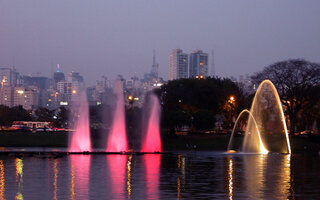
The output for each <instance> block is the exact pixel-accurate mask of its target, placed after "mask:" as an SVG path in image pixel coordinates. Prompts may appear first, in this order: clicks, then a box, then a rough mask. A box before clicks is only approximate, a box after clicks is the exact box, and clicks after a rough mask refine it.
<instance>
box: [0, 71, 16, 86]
mask: <svg viewBox="0 0 320 200" xmlns="http://www.w3.org/2000/svg"><path fill="white" fill-rule="evenodd" d="M18 78H19V73H18V72H17V71H16V69H15V68H14V67H12V68H0V81H1V86H16V85H17V81H18Z"/></svg>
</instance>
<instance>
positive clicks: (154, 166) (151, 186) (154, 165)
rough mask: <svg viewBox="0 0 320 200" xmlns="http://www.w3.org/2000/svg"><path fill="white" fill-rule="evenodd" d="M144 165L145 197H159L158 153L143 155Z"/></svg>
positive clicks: (159, 159) (159, 157)
mask: <svg viewBox="0 0 320 200" xmlns="http://www.w3.org/2000/svg"><path fill="white" fill-rule="evenodd" d="M144 161H145V166H146V171H145V172H146V184H147V185H146V188H147V189H146V193H147V199H159V181H160V164H161V155H160V154H146V155H144Z"/></svg>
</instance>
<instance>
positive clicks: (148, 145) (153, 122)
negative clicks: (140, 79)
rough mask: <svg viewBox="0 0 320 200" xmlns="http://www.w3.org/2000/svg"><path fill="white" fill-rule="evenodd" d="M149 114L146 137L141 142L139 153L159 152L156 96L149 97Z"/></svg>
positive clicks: (157, 101)
mask: <svg viewBox="0 0 320 200" xmlns="http://www.w3.org/2000/svg"><path fill="white" fill-rule="evenodd" d="M149 103H150V105H151V113H150V117H149V121H148V126H147V131H146V136H145V139H144V142H143V146H142V149H141V152H150V153H151V152H161V138H160V120H159V118H160V104H159V100H158V98H157V97H156V95H154V94H151V95H150V96H149Z"/></svg>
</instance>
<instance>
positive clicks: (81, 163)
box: [70, 155, 91, 199]
mask: <svg viewBox="0 0 320 200" xmlns="http://www.w3.org/2000/svg"><path fill="white" fill-rule="evenodd" d="M70 159H71V184H70V192H71V199H89V179H90V160H91V155H70Z"/></svg>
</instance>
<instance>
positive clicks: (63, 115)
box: [53, 107, 69, 128]
mask: <svg viewBox="0 0 320 200" xmlns="http://www.w3.org/2000/svg"><path fill="white" fill-rule="evenodd" d="M68 118H69V110H67V109H66V108H65V107H60V108H59V109H58V113H57V115H56V119H55V120H54V121H53V125H54V126H55V127H61V128H66V127H68V125H69V124H68V123H69V122H68Z"/></svg>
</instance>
